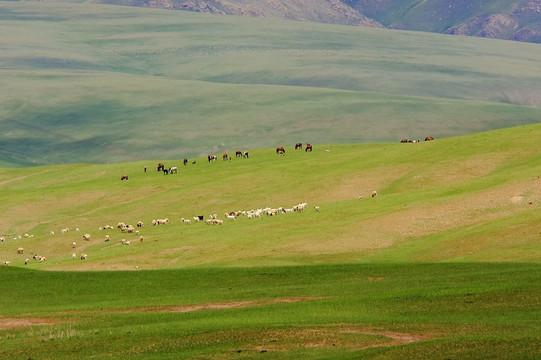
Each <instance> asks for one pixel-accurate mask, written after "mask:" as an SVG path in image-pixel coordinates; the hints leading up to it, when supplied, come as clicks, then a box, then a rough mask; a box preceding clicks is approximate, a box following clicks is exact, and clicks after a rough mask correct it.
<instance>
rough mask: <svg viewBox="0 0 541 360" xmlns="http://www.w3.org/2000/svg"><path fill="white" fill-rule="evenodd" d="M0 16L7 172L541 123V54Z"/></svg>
mask: <svg viewBox="0 0 541 360" xmlns="http://www.w3.org/2000/svg"><path fill="white" fill-rule="evenodd" d="M1 11H2V13H1V16H2V24H1V25H0V27H1V29H0V30H1V31H2V33H9V34H10V37H5V38H3V39H2V46H3V51H2V53H1V55H0V56H1V60H2V64H3V65H2V68H1V69H0V74H1V76H2V78H3V79H4V80H5V81H4V84H5V86H2V88H1V89H0V95H1V96H0V99H1V100H0V101H1V103H0V105H1V106H0V109H1V110H0V130H1V132H0V134H1V135H0V136H1V138H0V140H1V142H2V146H1V148H0V155H1V156H0V157H1V158H2V160H3V161H4V162H10V163H15V164H47V163H66V162H68V163H77V162H101V163H108V162H111V163H113V162H119V161H128V160H129V161H134V160H137V159H142V158H158V157H163V158H176V157H184V156H190V157H192V156H202V155H205V154H207V153H208V152H211V151H218V152H222V151H233V150H235V149H236V148H237V147H241V148H257V147H262V146H274V145H275V144H276V142H277V141H278V140H279V139H280V140H283V141H287V142H289V143H294V142H296V141H311V142H313V143H318V144H321V143H356V142H381V141H396V140H397V139H400V138H402V137H409V138H423V137H424V136H426V135H433V136H436V137H442V136H453V135H460V134H467V133H472V132H477V131H482V130H488V129H494V128H502V127H509V126H515V125H520V124H528V123H534V122H537V121H538V119H539V117H540V115H541V110H540V109H539V96H538V95H539V93H540V91H541V89H540V88H539V84H540V83H541V81H540V80H541V79H539V75H538V74H539V72H538V71H537V70H538V64H539V62H540V61H541V52H540V51H539V47H537V46H534V45H532V44H518V43H512V42H504V41H486V40H484V39H472V38H458V37H449V36H441V35H434V34H422V33H408V32H395V31H385V30H381V29H364V28H353V27H343V26H334V25H323V24H311V23H303V22H288V21H278V20H276V19H251V18H235V17H223V16H208V15H204V14H193V13H185V12H170V11H160V10H151V9H134V8H125V7H114V6H98V5H94V6H91V5H83V4H42V3H11V2H10V3H3V4H1ZM450 119H452V121H451V120H450Z"/></svg>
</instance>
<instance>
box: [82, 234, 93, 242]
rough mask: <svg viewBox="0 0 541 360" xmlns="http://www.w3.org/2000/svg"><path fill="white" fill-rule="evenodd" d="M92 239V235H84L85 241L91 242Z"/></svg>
mask: <svg viewBox="0 0 541 360" xmlns="http://www.w3.org/2000/svg"><path fill="white" fill-rule="evenodd" d="M90 238H91V236H90V234H84V235H83V240H86V241H90Z"/></svg>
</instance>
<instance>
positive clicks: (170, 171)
mask: <svg viewBox="0 0 541 360" xmlns="http://www.w3.org/2000/svg"><path fill="white" fill-rule="evenodd" d="M176 173H178V167H176V166H171V167H170V168H169V174H176Z"/></svg>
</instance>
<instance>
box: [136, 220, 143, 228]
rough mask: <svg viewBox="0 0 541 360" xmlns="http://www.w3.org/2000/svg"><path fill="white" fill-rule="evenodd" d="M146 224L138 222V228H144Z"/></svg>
mask: <svg viewBox="0 0 541 360" xmlns="http://www.w3.org/2000/svg"><path fill="white" fill-rule="evenodd" d="M144 225H145V224H144V223H143V222H142V221H138V222H137V227H143V226H144Z"/></svg>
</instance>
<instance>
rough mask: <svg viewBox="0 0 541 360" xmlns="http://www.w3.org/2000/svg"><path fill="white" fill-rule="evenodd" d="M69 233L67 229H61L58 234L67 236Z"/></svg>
mask: <svg viewBox="0 0 541 360" xmlns="http://www.w3.org/2000/svg"><path fill="white" fill-rule="evenodd" d="M69 231H70V229H69V228H63V229H62V230H60V232H61V233H62V234H67V233H68V232H69Z"/></svg>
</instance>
